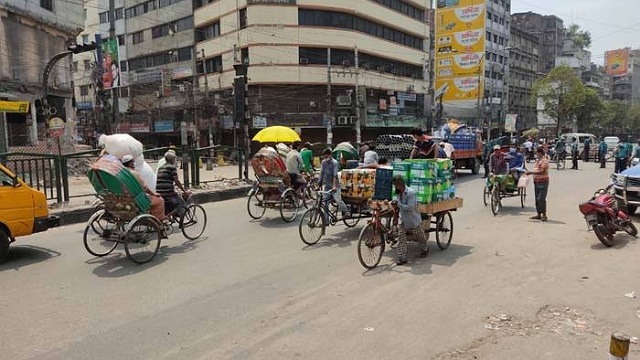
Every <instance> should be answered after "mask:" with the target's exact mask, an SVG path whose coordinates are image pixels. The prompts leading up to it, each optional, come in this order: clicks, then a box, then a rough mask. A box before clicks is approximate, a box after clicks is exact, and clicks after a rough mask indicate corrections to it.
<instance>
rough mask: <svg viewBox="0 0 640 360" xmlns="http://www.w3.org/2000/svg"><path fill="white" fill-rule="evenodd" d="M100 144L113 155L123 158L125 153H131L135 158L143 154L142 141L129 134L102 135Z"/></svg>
mask: <svg viewBox="0 0 640 360" xmlns="http://www.w3.org/2000/svg"><path fill="white" fill-rule="evenodd" d="M98 144H99V145H104V149H105V150H106V151H107V152H108V153H109V154H111V155H113V156H116V157H117V158H118V159H122V158H123V157H124V156H125V155H131V156H133V158H134V159H136V158H138V157H140V156H142V151H143V149H144V148H143V146H142V143H141V142H140V141H138V140H136V139H135V138H134V137H133V136H131V135H129V134H113V135H102V136H100V139H99V140H98Z"/></svg>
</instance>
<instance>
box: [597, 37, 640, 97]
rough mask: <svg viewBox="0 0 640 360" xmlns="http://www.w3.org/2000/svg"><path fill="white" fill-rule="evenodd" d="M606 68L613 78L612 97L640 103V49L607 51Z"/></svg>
mask: <svg viewBox="0 0 640 360" xmlns="http://www.w3.org/2000/svg"><path fill="white" fill-rule="evenodd" d="M605 69H606V72H607V74H609V75H610V76H611V78H612V80H611V98H612V99H613V100H619V101H624V102H626V103H628V104H629V105H637V104H640V50H631V49H630V48H624V49H618V50H612V51H607V52H606V53H605Z"/></svg>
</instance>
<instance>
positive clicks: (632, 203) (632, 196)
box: [611, 165, 640, 214]
mask: <svg viewBox="0 0 640 360" xmlns="http://www.w3.org/2000/svg"><path fill="white" fill-rule="evenodd" d="M611 180H612V182H613V189H614V192H615V196H616V199H618V200H619V201H621V202H623V203H624V204H625V205H626V206H627V210H628V211H629V214H633V213H635V212H636V210H637V209H638V206H640V165H636V166H633V167H630V168H628V169H626V170H625V171H623V172H621V173H619V174H613V175H612V179H611Z"/></svg>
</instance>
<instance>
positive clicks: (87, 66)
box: [84, 59, 91, 70]
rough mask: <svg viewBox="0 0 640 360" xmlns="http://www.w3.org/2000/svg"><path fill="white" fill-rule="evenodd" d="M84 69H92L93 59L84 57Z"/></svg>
mask: <svg viewBox="0 0 640 360" xmlns="http://www.w3.org/2000/svg"><path fill="white" fill-rule="evenodd" d="M84 69H85V70H91V60H89V59H84Z"/></svg>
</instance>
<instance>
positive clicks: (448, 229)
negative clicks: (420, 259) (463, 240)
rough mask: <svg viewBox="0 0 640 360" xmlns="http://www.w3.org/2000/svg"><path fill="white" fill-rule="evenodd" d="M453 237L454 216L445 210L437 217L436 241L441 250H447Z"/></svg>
mask: <svg viewBox="0 0 640 360" xmlns="http://www.w3.org/2000/svg"><path fill="white" fill-rule="evenodd" d="M451 239H453V216H451V212H449V211H445V212H443V213H441V214H438V215H437V217H436V243H437V244H438V247H439V248H440V250H446V249H448V248H449V245H451Z"/></svg>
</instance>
